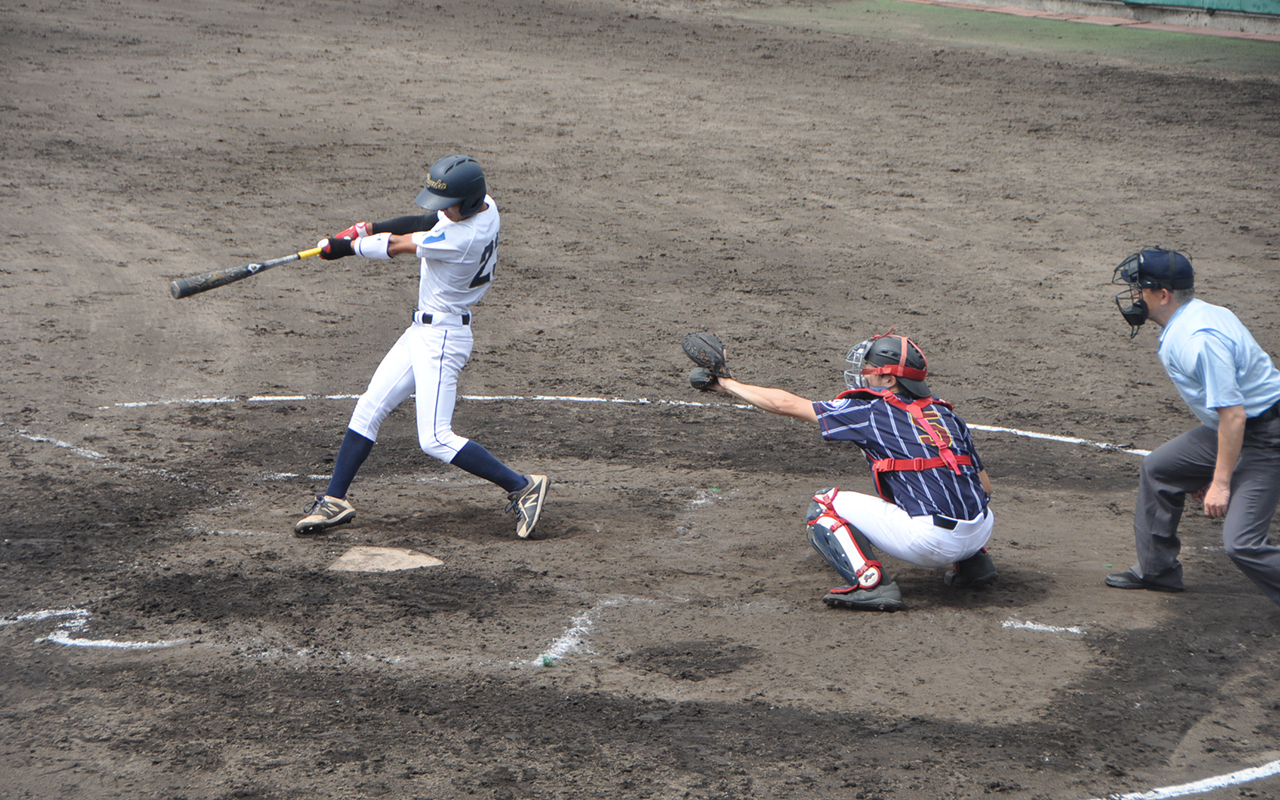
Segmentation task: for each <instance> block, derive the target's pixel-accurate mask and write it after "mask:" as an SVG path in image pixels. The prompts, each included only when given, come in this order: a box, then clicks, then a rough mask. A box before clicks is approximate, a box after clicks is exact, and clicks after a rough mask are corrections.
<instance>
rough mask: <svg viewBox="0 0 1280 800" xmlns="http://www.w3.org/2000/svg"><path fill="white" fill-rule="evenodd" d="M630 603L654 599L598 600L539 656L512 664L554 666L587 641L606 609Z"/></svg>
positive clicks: (570, 623)
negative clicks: (588, 635)
mask: <svg viewBox="0 0 1280 800" xmlns="http://www.w3.org/2000/svg"><path fill="white" fill-rule="evenodd" d="M629 603H646V604H648V603H653V601H652V600H646V599H644V598H639V597H620V596H613V597H606V598H604V599H603V600H598V601H596V604H595V605H593V606H591V608H589V609H588V610H586V611H584V612H582V613H581V614H578V615H576V616H574V617H573V618H572V619H570V620H569V627H567V628H565V629H564V632H563V633H561V634H560V637H559V638H558V639H556V640H555V641H554V642H552V643H551V645H550V646H549V647H547V649H546V650H543V651H542V652H541V653H539V654H538V657H537V658H534V659H532V660H529V661H524V662H520V663H518V664H513V665H512V666H525V667H533V666H542V667H550V666H554V665H555V664H556V663H557V662H559V661H560V659H562V658H564V657H565V656H566V655H568V654H569V653H570V652H572V651H573V650H576V649H577V648H578V647H580V646H581V645H582V643H583V642H584V641H586V638H587V634H589V633H591V629H592V628H593V627H595V624H596V621H597V620H598V619H599V617H600V616H601V615H602V614H603V613H604V611H605V609H608V608H617V607H619V606H624V605H627V604H629Z"/></svg>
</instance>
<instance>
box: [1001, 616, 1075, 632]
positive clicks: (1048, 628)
mask: <svg viewBox="0 0 1280 800" xmlns="http://www.w3.org/2000/svg"><path fill="white" fill-rule="evenodd" d="M1000 627H1001V628H1015V629H1019V630H1026V631H1039V632H1041V633H1074V634H1076V635H1077V636H1084V634H1085V631H1084V628H1080V627H1076V626H1074V625H1073V626H1070V627H1066V628H1060V627H1058V626H1057V625H1042V624H1040V623H1039V622H1023V621H1021V620H1016V619H1006V620H1005V621H1004V622H1002V623H1000Z"/></svg>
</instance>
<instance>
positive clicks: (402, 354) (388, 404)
mask: <svg viewBox="0 0 1280 800" xmlns="http://www.w3.org/2000/svg"><path fill="white" fill-rule="evenodd" d="M473 341H474V340H473V339H472V336H471V328H470V326H467V325H447V324H446V325H442V324H435V325H422V324H419V323H418V322H414V323H413V324H412V325H410V326H409V328H408V329H407V330H405V332H404V333H402V334H401V335H400V338H399V339H398V340H397V341H396V343H395V344H394V345H392V346H391V349H390V350H389V351H387V354H386V355H385V356H384V357H383V359H382V363H381V364H379V365H378V369H377V370H375V371H374V373H373V377H372V378H371V379H370V380H369V388H367V389H365V392H364V394H362V395H360V399H359V400H358V401H356V408H355V411H353V412H352V413H351V422H350V424H349V425H348V426H347V427H349V428H350V429H351V430H353V431H355V432H356V433H358V434H360V435H361V436H363V437H365V438H366V439H369V440H370V441H375V442H376V441H377V440H378V429H379V428H381V427H382V421H383V420H384V419H386V418H387V414H390V413H391V409H393V408H395V407H396V406H398V405H400V404H401V403H403V402H404V400H405V398H407V397H408V396H409V395H410V394H413V395H416V404H417V413H418V444H419V445H420V446H421V447H422V451H423V452H424V453H426V454H427V455H429V456H432V457H433V458H438V459H440V460H441V461H443V462H445V463H446V464H447V463H449V462H451V461H452V460H453V457H454V456H455V455H457V454H458V451H459V450H461V449H462V446H463V445H465V444H466V443H467V441H468V440H467V439H464V438H463V437H461V436H458V435H457V434H455V433H454V432H453V409H454V406H455V405H456V404H457V400H458V373H459V372H461V371H462V368H463V367H465V366H466V365H467V361H468V359H470V358H471V347H472V344H473Z"/></svg>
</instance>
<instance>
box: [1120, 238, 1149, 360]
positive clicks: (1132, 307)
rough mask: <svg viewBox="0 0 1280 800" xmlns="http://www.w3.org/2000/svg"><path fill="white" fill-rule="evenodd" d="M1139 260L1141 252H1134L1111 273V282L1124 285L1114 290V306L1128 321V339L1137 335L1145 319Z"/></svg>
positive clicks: (1145, 302)
mask: <svg viewBox="0 0 1280 800" xmlns="http://www.w3.org/2000/svg"><path fill="white" fill-rule="evenodd" d="M1141 262H1142V254H1141V253H1134V254H1133V255H1131V256H1129V257H1128V258H1126V259H1125V260H1124V261H1121V262H1120V266H1118V267H1116V271H1115V272H1114V273H1112V275H1111V282H1112V283H1114V284H1117V285H1122V286H1125V287H1126V288H1125V289H1123V290H1121V291H1119V292H1116V308H1118V309H1120V316H1122V317H1124V321H1125V322H1127V323H1129V338H1130V339H1132V338H1133V337H1135V336H1137V335H1138V328H1141V327H1142V324H1143V323H1144V322H1146V321H1147V313H1148V309H1147V301H1145V300H1143V299H1142V289H1143V288H1144V287H1143V285H1142V273H1141V271H1140V268H1141ZM1148 283H1150V281H1148ZM1151 288H1155V287H1151ZM1122 298H1123V299H1124V300H1128V301H1129V307H1128V308H1125V307H1124V304H1123V302H1122Z"/></svg>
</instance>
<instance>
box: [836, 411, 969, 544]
mask: <svg viewBox="0 0 1280 800" xmlns="http://www.w3.org/2000/svg"><path fill="white" fill-rule="evenodd" d="M813 409H814V411H816V412H817V414H818V424H819V425H821V426H822V438H824V439H828V440H830V441H840V442H853V443H854V444H856V445H858V447H861V448H862V450H863V452H864V453H865V454H866V456H867V461H868V462H872V461H878V460H879V459H882V458H897V459H907V458H936V457H937V456H938V448H937V446H935V445H933V444H932V437H931V436H930V434H929V432H928V431H925V430H924V429H923V428H921V427H919V426H918V425H917V424H916V423H915V422H914V421H913V420H912V419H911V415H910V414H908V413H907V412H906V411H904V410H902V409H900V408H896V407H894V406H892V405H890V404H889V403H887V402H886V401H884V400H882V399H880V398H876V399H870V398H862V397H851V398H847V399H837V400H831V401H830V402H826V403H814V404H813ZM925 414H926V415H927V416H928V417H929V418H930V421H931V422H932V423H933V424H934V425H939V424H941V425H942V426H943V428H944V429H945V431H946V432H947V433H948V434H949V435H950V437H951V439H952V441H951V442H950V443H949V446H950V447H951V451H952V452H953V453H955V454H956V455H966V456H968V457H969V458H971V459H972V460H973V465H972V466H968V465H961V467H960V474H959V475H957V474H956V473H954V472H952V471H951V469H949V468H947V467H942V468H939V469H926V470H921V471H919V472H906V471H898V472H885V473H881V477H880V482H881V485H882V486H885V487H887V489H888V494H889V496H890V497H891V498H892V500H893V502H894V503H896V504H897V505H898V507H899V508H901V509H902V510H903V511H906V512H907V514H909V515H910V516H913V517H919V516H925V515H928V514H940V515H942V516H944V517H951V518H952V519H976V518H977V517H979V516H981V515H982V512H983V511H984V510H985V509H986V507H987V503H988V502H990V500H991V498H990V497H988V496H987V493H986V491H985V490H984V489H983V488H982V482H981V480H979V478H978V473H979V472H980V471H981V470H982V461H981V460H980V459H979V458H978V451H977V450H976V449H974V446H973V440H972V439H971V438H970V437H969V427H968V426H967V425H965V424H964V420H962V419H960V417H958V416H956V414H955V412H953V411H952V410H951V409H949V408H947V407H946V406H943V405H939V404H937V403H933V404H931V405H930V406H929V407H928V408H927V409H926V410H925ZM922 439H923V440H925V441H922ZM926 441H927V442H930V443H929V444H926Z"/></svg>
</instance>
